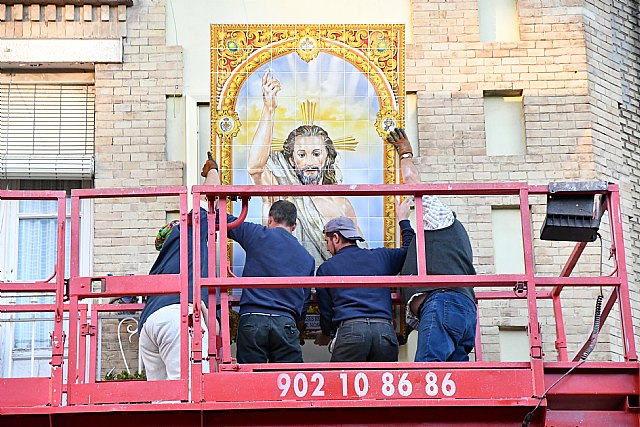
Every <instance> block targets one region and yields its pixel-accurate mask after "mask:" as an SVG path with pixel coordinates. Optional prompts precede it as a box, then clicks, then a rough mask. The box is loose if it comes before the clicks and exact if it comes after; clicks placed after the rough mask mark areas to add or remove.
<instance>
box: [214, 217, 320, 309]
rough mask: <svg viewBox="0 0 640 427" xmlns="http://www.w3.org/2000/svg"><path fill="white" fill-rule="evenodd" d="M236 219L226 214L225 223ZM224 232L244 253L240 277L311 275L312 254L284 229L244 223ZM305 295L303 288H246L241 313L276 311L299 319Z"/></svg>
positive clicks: (241, 300)
mask: <svg viewBox="0 0 640 427" xmlns="http://www.w3.org/2000/svg"><path fill="white" fill-rule="evenodd" d="M235 219H236V217H234V216H232V215H227V221H228V222H232V221H234V220H235ZM227 234H228V236H229V238H231V239H233V240H235V241H236V242H238V243H239V244H240V246H241V247H242V248H243V249H244V251H245V252H246V259H245V265H244V271H243V273H242V276H243V277H299V276H313V271H314V269H315V261H314V259H313V257H312V256H311V255H310V254H309V253H308V252H307V251H306V249H305V248H304V247H303V246H302V245H301V244H300V242H298V239H296V237H295V236H294V235H293V234H291V233H289V232H288V231H287V230H285V229H284V228H280V227H276V228H269V227H265V226H263V225H257V224H253V223H251V222H243V223H242V224H240V225H239V226H238V227H236V228H234V229H232V230H229V232H228V233H227ZM308 295H309V290H308V289H303V288H258V289H251V288H245V289H243V290H242V297H241V298H240V315H243V314H246V313H265V314H278V315H281V316H289V317H292V318H293V319H295V320H298V319H300V317H301V314H302V311H303V306H304V304H305V301H306V300H307V298H308Z"/></svg>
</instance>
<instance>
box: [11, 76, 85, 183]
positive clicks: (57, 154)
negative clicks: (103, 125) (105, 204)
mask: <svg viewBox="0 0 640 427" xmlns="http://www.w3.org/2000/svg"><path fill="white" fill-rule="evenodd" d="M94 105H95V87H94V86H93V85H90V84H59V83H58V84H45V83H13V84H12V83H10V82H2V83H0V178H4V179H43V178H49V179H51V178H53V179H55V178H58V179H91V178H92V177H93V165H94Z"/></svg>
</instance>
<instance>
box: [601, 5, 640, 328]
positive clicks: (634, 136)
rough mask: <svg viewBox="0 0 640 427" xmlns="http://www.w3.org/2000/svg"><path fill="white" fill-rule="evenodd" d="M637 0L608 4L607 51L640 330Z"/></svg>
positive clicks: (639, 28)
mask: <svg viewBox="0 0 640 427" xmlns="http://www.w3.org/2000/svg"><path fill="white" fill-rule="evenodd" d="M639 16H640V2H638V1H637V0H627V1H617V2H613V3H612V7H611V18H610V23H611V31H612V36H613V43H612V44H613V46H612V50H611V51H610V52H609V54H610V56H611V57H612V60H613V61H614V63H615V66H616V68H617V70H618V72H619V76H620V80H618V82H617V83H618V85H619V86H620V89H619V93H620V98H619V100H617V101H618V110H619V117H618V120H619V123H620V135H619V140H620V146H621V155H622V157H623V161H624V166H623V170H624V173H625V177H624V183H625V187H624V190H625V191H623V193H622V199H623V214H624V215H623V218H624V219H625V225H626V226H627V227H626V228H625V233H626V241H627V245H626V246H625V248H626V250H627V253H626V255H627V256H626V258H627V269H628V271H629V280H630V281H631V286H630V287H631V289H632V290H633V291H632V292H631V304H632V309H633V314H634V324H635V325H636V334H635V335H636V336H637V335H638V332H639V331H640V329H638V328H640V318H639V317H640V312H639V310H640V292H638V291H637V284H638V283H639V281H640V265H639V264H638V263H637V262H636V260H637V259H638V257H639V256H640V218H639V215H638V212H639V209H640V203H639V202H640V200H639V197H638V195H639V194H640V173H639V172H638V171H639V170H640V162H639V160H640V157H639V155H638V152H639V151H640V26H639V25H640V19H639Z"/></svg>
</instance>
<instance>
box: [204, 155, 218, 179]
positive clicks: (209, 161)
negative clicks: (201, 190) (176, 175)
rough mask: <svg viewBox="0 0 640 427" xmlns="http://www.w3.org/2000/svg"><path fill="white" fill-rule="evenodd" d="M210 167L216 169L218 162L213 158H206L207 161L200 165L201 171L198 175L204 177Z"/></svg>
mask: <svg viewBox="0 0 640 427" xmlns="http://www.w3.org/2000/svg"><path fill="white" fill-rule="evenodd" d="M211 169H215V170H218V164H217V163H216V161H215V160H213V159H207V161H206V162H205V163H204V166H202V172H201V173H200V176H202V177H203V178H206V177H207V174H208V173H209V171H210V170H211Z"/></svg>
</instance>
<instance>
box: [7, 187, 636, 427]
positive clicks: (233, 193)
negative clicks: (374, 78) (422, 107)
mask: <svg viewBox="0 0 640 427" xmlns="http://www.w3.org/2000/svg"><path fill="white" fill-rule="evenodd" d="M547 192H548V188H547V187H546V186H529V185H527V184H523V183H482V184H476V183H473V184H446V185H445V184H437V185H356V186H352V185H350V186H346V185H335V186H216V187H207V186H195V187H193V189H192V193H193V194H192V197H193V205H194V206H198V205H199V201H200V199H201V196H203V195H207V196H209V198H210V199H211V200H213V198H214V197H217V198H219V210H220V212H226V211H227V206H228V203H229V202H228V198H240V199H241V201H242V206H243V207H242V214H241V218H244V217H245V216H246V212H247V209H248V201H249V198H250V197H259V196H263V195H267V194H268V195H269V196H282V197H295V196H302V195H305V196H320V195H322V196H337V195H340V196H350V197H362V196H384V195H413V196H415V197H421V196H422V195H426V194H432V195H443V196H512V197H513V196H516V197H518V199H519V205H520V212H521V224H522V236H523V242H522V244H523V252H524V267H525V268H524V274H507V275H505V274H482V275H477V276H428V275H427V274H426V270H425V265H426V264H425V263H424V262H420V263H419V270H418V275H417V276H394V277H371V276H365V277H357V276H348V277H339V278H338V277H336V278H332V277H311V278H310V277H305V278H292V277H287V278H277V277H276V278H274V277H235V276H233V275H232V274H229V273H228V271H229V260H228V257H227V256H226V255H224V256H220V257H219V259H218V258H216V249H215V248H216V246H219V247H220V248H227V247H228V244H227V243H228V240H227V230H228V228H229V227H230V225H229V224H227V221H226V216H225V215H221V216H220V218H216V212H215V211H214V210H213V209H211V206H210V209H209V213H208V215H207V217H206V218H201V216H200V212H199V211H198V209H195V210H194V211H193V215H192V222H193V227H194V230H200V227H199V225H200V221H203V220H206V221H208V222H209V236H208V241H209V247H208V251H209V257H208V260H209V261H208V262H209V272H210V273H209V277H208V278H201V277H200V273H199V272H200V262H201V260H200V248H199V245H200V239H197V238H194V239H193V254H194V259H193V272H194V278H193V282H194V304H193V316H194V321H193V327H192V328H193V329H192V331H191V335H192V340H191V343H190V344H189V340H188V333H189V330H188V326H187V325H188V316H189V314H188V301H187V284H188V280H187V278H188V276H187V268H186V265H187V248H186V245H185V244H183V245H182V247H181V250H180V262H181V273H180V274H179V275H162V276H105V277H103V276H100V277H81V276H79V247H80V245H79V242H80V233H79V228H80V227H79V226H80V219H79V218H80V215H79V212H80V209H79V207H80V200H82V199H89V198H116V197H118V198H120V197H156V196H176V197H178V198H179V201H180V223H181V225H182V226H181V228H180V232H181V241H182V242H186V241H187V239H186V233H187V227H186V225H187V223H188V212H187V196H188V195H187V190H186V189H185V188H184V187H170V188H145V189H109V190H74V191H73V192H72V195H71V254H70V257H71V272H70V278H69V286H68V292H67V293H66V294H65V292H64V282H63V278H62V277H61V276H62V275H56V285H55V288H53V287H52V285H50V284H44V283H40V284H38V283H36V284H18V285H16V284H6V283H0V290H5V291H7V290H11V291H22V290H24V291H27V290H28V291H29V292H33V291H34V290H36V291H43V292H44V291H51V290H52V289H55V291H56V302H55V304H54V305H53V306H48V307H47V308H48V309H53V310H54V311H55V313H56V323H55V330H54V334H53V337H54V342H56V338H57V339H58V341H60V340H61V339H62V337H63V331H62V317H61V315H62V312H63V311H68V312H69V318H70V319H71V321H70V323H69V355H68V378H67V380H66V381H64V384H63V378H62V375H61V369H60V367H61V365H62V356H63V355H62V352H61V351H56V347H55V345H57V344H54V352H53V354H52V375H51V378H45V379H44V380H46V381H47V382H48V384H49V385H50V386H49V395H48V399H47V400H46V404H49V405H51V406H52V407H55V406H60V405H61V404H62V402H63V385H64V386H65V388H64V390H65V393H66V404H65V406H68V407H76V406H78V405H84V407H92V406H93V405H97V404H101V405H103V406H101V408H102V409H101V410H103V409H104V408H109V407H111V408H112V409H117V408H122V407H123V406H122V404H123V403H124V402H126V403H127V404H136V402H137V405H138V409H137V410H143V409H144V408H146V409H144V410H156V409H158V408H162V407H165V406H164V405H159V406H154V407H151V408H148V407H146V406H144V404H143V403H144V402H151V401H156V400H163V401H168V400H171V401H182V402H183V403H182V404H180V408H181V409H185V410H196V409H197V410H201V411H202V410H222V411H224V410H231V409H236V408H253V409H278V408H280V409H281V408H312V407H313V408H331V407H345V408H351V407H367V408H372V407H387V406H404V407H436V406H437V407H455V406H468V407H482V406H491V407H504V406H513V407H523V408H526V409H527V410H529V409H531V407H533V406H535V405H536V404H537V403H538V402H539V400H540V399H541V398H542V397H543V396H544V393H545V390H546V388H547V387H548V386H549V385H550V384H552V383H553V381H555V379H557V378H559V376H560V375H561V374H562V373H563V372H565V371H566V370H567V369H568V368H570V367H572V366H573V363H571V362H570V361H569V356H568V354H567V349H566V336H565V330H564V323H563V316H562V305H561V300H560V295H561V292H562V289H563V288H565V287H593V286H601V287H606V288H609V289H612V290H613V291H612V293H611V296H610V297H609V299H608V301H607V302H606V304H605V306H604V310H603V314H602V323H604V321H605V320H606V318H607V316H608V315H609V314H610V312H611V310H612V309H613V307H614V305H615V303H616V302H618V307H619V312H620V325H621V331H622V332H621V334H622V338H623V349H622V351H623V356H624V360H625V362H618V363H613V362H612V363H605V362H601V363H596V362H589V363H585V364H583V365H582V367H581V368H580V370H578V371H576V372H581V374H580V375H582V376H578V375H576V378H578V377H579V378H582V379H584V378H588V380H585V381H581V382H580V385H581V387H582V388H581V389H580V390H579V392H580V394H581V395H584V394H593V395H596V394H598V393H597V392H596V389H595V388H594V387H595V386H594V384H593V382H594V381H593V380H594V379H597V380H598V381H601V382H603V383H602V384H605V385H604V386H605V387H607V390H606V393H607V394H608V395H613V396H617V397H620V398H623V397H625V396H632V395H637V394H638V392H639V390H638V384H637V383H638V381H637V380H638V364H637V354H636V349H635V342H634V335H633V326H632V315H631V306H630V301H629V290H628V282H627V270H626V265H625V262H624V241H623V236H622V219H621V214H620V210H619V203H620V197H619V189H618V187H617V186H616V185H609V188H608V191H606V192H602V193H603V194H605V203H604V207H603V210H605V211H607V212H609V225H610V236H611V245H612V254H613V255H614V259H613V263H614V266H615V268H614V272H613V273H612V275H611V276H596V277H570V275H571V273H572V271H573V269H574V267H575V265H576V263H577V261H578V259H579V258H580V256H581V255H582V253H583V251H584V249H585V246H586V244H584V243H578V244H576V245H575V248H574V250H573V252H572V253H571V255H570V256H569V257H568V260H567V262H566V264H565V266H564V268H563V269H562V272H561V273H560V276H559V277H541V276H537V275H536V274H535V265H534V259H533V238H532V231H531V221H530V215H531V213H530V210H529V206H530V200H529V197H530V196H531V195H543V194H546V193H547ZM47 197H49V198H51V197H53V198H56V199H57V200H58V205H59V209H58V211H59V221H58V223H59V239H58V259H57V262H56V265H57V268H58V270H57V271H63V268H64V257H65V254H64V216H65V200H64V193H63V192H58V193H55V194H51V192H37V193H34V192H29V193H27V192H6V191H5V192H0V198H2V199H7V198H8V199H20V198H47ZM422 209H423V208H422V204H420V203H417V204H416V218H422ZM216 222H219V226H218V229H219V231H220V232H219V233H218V234H217V233H216V231H215V230H216V227H215V224H216ZM231 226H232V225H231ZM417 239H418V244H417V248H418V259H422V260H424V257H425V254H424V235H423V233H417ZM221 253H223V254H225V252H221ZM217 269H218V270H217ZM216 271H219V272H221V273H220V274H219V275H216V274H215V272H216ZM519 285H526V291H524V292H514V291H513V289H515V288H516V287H517V286H519ZM345 286H366V287H377V286H379V287H389V286H390V287H407V286H410V287H411V286H413V287H415V286H432V287H439V286H474V287H475V288H476V290H477V292H476V295H477V298H478V300H496V299H522V300H526V303H527V309H528V316H529V319H528V332H529V333H528V337H529V348H530V360H529V361H528V362H521V363H498V362H484V361H482V358H483V355H482V343H481V334H480V333H478V338H477V346H476V353H475V357H476V362H470V363H409V362H402V363H358V364H353V363H340V364H328V363H304V364H278V365H273V364H255V365H239V364H237V363H236V362H235V360H234V359H233V358H232V356H231V337H230V332H229V300H230V295H229V294H228V290H229V289H231V288H233V289H238V288H247V287H252V288H259V287H306V288H308V287H345ZM97 287H99V288H100V292H97V293H96V292H94V291H93V290H94V288H97ZM203 287H207V288H209V290H210V291H212V292H209V304H208V306H209V307H215V306H216V299H215V298H216V297H215V292H213V290H218V293H219V295H220V306H221V312H222V314H221V319H220V320H221V327H220V333H219V334H218V335H216V334H215V333H214V331H215V330H216V327H215V325H213V324H212V323H211V322H212V321H213V318H214V317H213V316H210V325H208V330H209V331H210V334H209V346H208V348H209V351H208V354H203V350H202V348H203V346H202V329H201V326H200V322H199V321H198V320H199V317H200V315H201V312H202V311H201V310H202V307H201V304H200V295H201V288H203ZM495 287H502V288H507V289H508V290H506V291H504V290H503V291H494V290H488V288H495ZM544 288H547V289H544ZM169 293H180V295H181V297H180V304H181V316H182V324H181V325H182V336H181V349H182V353H181V378H180V380H176V381H155V382H150V381H149V382H146V381H142V382H139V381H133V382H101V381H98V380H97V379H96V375H95V372H96V359H97V353H96V352H95V348H96V347H97V340H96V338H95V337H94V336H92V335H91V334H83V333H82V328H83V325H89V326H93V327H95V324H93V323H91V321H88V320H87V316H86V307H84V306H83V304H82V303H81V302H82V300H83V299H87V298H94V297H112V296H122V295H141V294H143V295H150V294H169ZM64 296H66V297H68V302H66V303H65V302H64V301H63V297H64ZM542 299H548V300H551V301H552V305H553V312H554V315H555V318H556V348H557V350H558V362H555V364H554V362H545V361H544V360H543V353H542V337H541V333H540V327H539V323H538V307H537V301H538V300H542ZM32 308H33V307H32ZM125 308H126V309H127V310H134V309H139V308H141V306H140V305H126V307H125ZM24 309H25V308H24V307H18V306H11V307H2V310H3V311H18V310H24ZM83 310H84V311H83ZM113 310H116V308H113V307H108V306H106V305H94V306H93V307H92V311H93V312H94V313H98V312H102V311H113ZM117 310H118V311H121V310H123V306H120V307H118V308H117ZM83 313H84V314H83ZM58 315H59V316H58ZM95 317H97V316H95V314H94V316H91V318H92V319H95ZM76 319H78V321H76ZM83 322H84V323H83ZM479 324H480V323H479V322H478V325H479ZM478 329H479V327H478ZM479 332H480V331H479ZM87 336H88V337H89V338H87ZM87 339H88V340H89V343H90V345H89V348H90V350H89V355H88V357H87V354H86V351H85V350H83V349H84V348H85V346H86V340H87ZM587 345H588V343H586V342H585V345H584V346H583V349H582V350H580V351H579V352H578V353H577V355H578V356H579V355H580V354H581V353H582V352H583V351H584V348H586V346H587ZM60 348H62V347H60ZM203 360H209V361H210V362H212V363H211V365H212V369H211V371H212V372H210V373H203V371H202V362H203ZM573 360H577V357H576V358H573ZM87 366H88V368H89V369H88V372H89V375H88V376H87V375H85V370H86V369H87ZM189 368H190V369H189ZM189 370H190V371H191V373H190V374H189ZM606 370H612V372H614V371H615V372H618V373H621V375H623V376H624V378H626V379H630V381H628V382H627V381H621V380H620V378H621V377H620V376H617V377H616V379H615V380H612V381H608V380H607V378H614V377H613V376H611V377H607V375H606V372H607V371H606ZM616 370H617V371H616ZM29 380H31V379H22V378H20V379H4V380H0V381H3V383H2V385H5V387H2V388H1V389H0V410H1V411H3V412H4V413H31V412H33V411H35V410H34V409H33V408H31V409H28V408H29V407H32V406H39V405H42V404H44V403H45V400H44V399H42V398H39V399H28V398H26V396H23V395H18V396H17V397H16V396H13V397H11V396H10V394H11V393H9V392H8V391H7V390H8V387H11V389H14V388H15V387H24V386H27V387H29V386H30V385H29V384H30V383H29ZM38 380H40V379H38ZM607 381H608V382H607ZM239 385H242V386H239ZM33 386H34V387H36V389H41V388H42V384H41V381H38V384H37V385H33ZM392 388H393V390H394V391H393V392H390V390H391V389H392ZM554 393H556V394H557V395H559V396H564V395H574V394H577V393H578V391H577V386H576V383H575V381H574V382H571V381H569V382H567V383H566V384H563V383H560V384H558V386H557V387H556V388H555V391H554ZM543 402H544V401H543ZM104 405H107V406H104ZM109 405H119V406H109ZM140 405H143V406H140ZM166 405H175V404H166ZM543 406H544V405H543ZM623 406H625V407H626V408H627V409H629V408H632V407H633V403H626V404H625V405H623ZM18 407H22V408H23V409H18ZM172 407H173V406H172ZM10 408H13V409H10ZM24 408H27V409H24ZM140 408H143V409H140ZM52 410H53V409H48V410H47V411H49V412H50V411H52ZM30 411H31V412H30ZM36 412H37V411H36ZM42 412H43V413H44V412H46V411H42ZM521 412H522V411H520V412H518V414H521ZM561 412H562V411H559V412H556V414H560V413H561ZM0 413H2V412H0ZM625 413H626V412H625ZM567 417H568V418H567V419H569V418H570V416H569V415H567ZM594 417H595V415H594Z"/></svg>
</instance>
